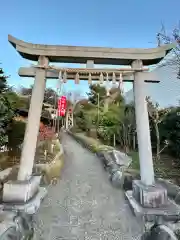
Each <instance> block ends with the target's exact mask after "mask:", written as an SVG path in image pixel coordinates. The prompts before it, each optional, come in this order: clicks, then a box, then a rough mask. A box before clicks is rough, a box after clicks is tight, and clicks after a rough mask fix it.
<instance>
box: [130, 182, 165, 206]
mask: <svg viewBox="0 0 180 240" xmlns="http://www.w3.org/2000/svg"><path fill="white" fill-rule="evenodd" d="M133 197H134V198H135V199H136V201H137V202H139V203H140V204H141V205H142V206H143V207H146V208H147V207H149V208H157V207H162V206H166V204H167V199H168V198H167V190H166V189H165V188H164V187H162V186H161V185H160V184H155V185H153V186H146V185H144V184H143V183H142V182H141V180H134V181H133Z"/></svg>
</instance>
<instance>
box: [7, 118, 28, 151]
mask: <svg viewBox="0 0 180 240" xmlns="http://www.w3.org/2000/svg"><path fill="white" fill-rule="evenodd" d="M25 127H26V123H25V122H21V121H15V120H13V121H12V122H11V124H10V127H9V130H8V148H9V149H11V150H13V152H14V151H18V150H19V146H20V145H21V144H22V143H23V140H24V133H25Z"/></svg>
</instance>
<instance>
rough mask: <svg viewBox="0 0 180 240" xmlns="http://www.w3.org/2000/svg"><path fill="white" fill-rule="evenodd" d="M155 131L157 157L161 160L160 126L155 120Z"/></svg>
mask: <svg viewBox="0 0 180 240" xmlns="http://www.w3.org/2000/svg"><path fill="white" fill-rule="evenodd" d="M155 131H156V157H157V160H160V154H159V153H160V136H159V127H158V123H157V122H155Z"/></svg>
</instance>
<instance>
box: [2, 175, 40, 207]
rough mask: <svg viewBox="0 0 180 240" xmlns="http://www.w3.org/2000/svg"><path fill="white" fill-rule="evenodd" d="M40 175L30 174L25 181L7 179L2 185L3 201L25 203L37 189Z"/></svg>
mask: <svg viewBox="0 0 180 240" xmlns="http://www.w3.org/2000/svg"><path fill="white" fill-rule="evenodd" d="M40 181H41V176H32V177H31V178H30V179H29V180H26V181H18V180H17V181H8V182H7V183H5V184H4V187H3V198H2V200H3V202H5V203H18V204H19V203H26V202H28V201H29V200H30V199H31V198H32V197H33V196H34V195H35V194H36V193H37V192H38V189H39V185H40Z"/></svg>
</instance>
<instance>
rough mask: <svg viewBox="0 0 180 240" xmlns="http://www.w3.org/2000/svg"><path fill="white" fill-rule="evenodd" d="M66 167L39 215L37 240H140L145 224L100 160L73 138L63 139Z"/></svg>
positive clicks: (66, 137)
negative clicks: (138, 217) (111, 180)
mask: <svg viewBox="0 0 180 240" xmlns="http://www.w3.org/2000/svg"><path fill="white" fill-rule="evenodd" d="M63 145H64V149H65V156H66V157H65V161H66V163H65V168H64V170H63V173H62V176H61V180H60V181H59V182H58V184H57V185H55V186H51V187H50V188H49V190H48V192H49V193H48V196H47V198H46V199H45V200H44V202H43V204H42V206H41V209H40V211H39V214H38V216H37V224H36V227H37V230H36V234H35V238H34V239H36V240H58V239H64V240H75V239H77V240H86V239H87V240H96V239H97V240H100V239H102V240H131V239H134V240H135V239H140V235H141V233H142V225H141V223H140V222H139V221H138V220H137V218H135V217H134V216H133V215H132V213H131V211H130V209H129V206H128V204H127V202H126V201H125V200H124V194H123V192H122V191H120V190H118V189H115V188H113V187H112V186H111V184H110V183H109V181H108V178H107V173H106V172H105V171H104V170H103V167H102V166H101V164H100V162H99V160H98V159H97V158H96V157H95V156H94V155H93V154H91V153H90V152H88V151H87V150H86V149H84V148H82V147H81V146H80V145H79V144H78V143H77V142H75V141H74V140H73V139H72V138H71V137H70V136H67V135H65V136H64V139H63Z"/></svg>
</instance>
